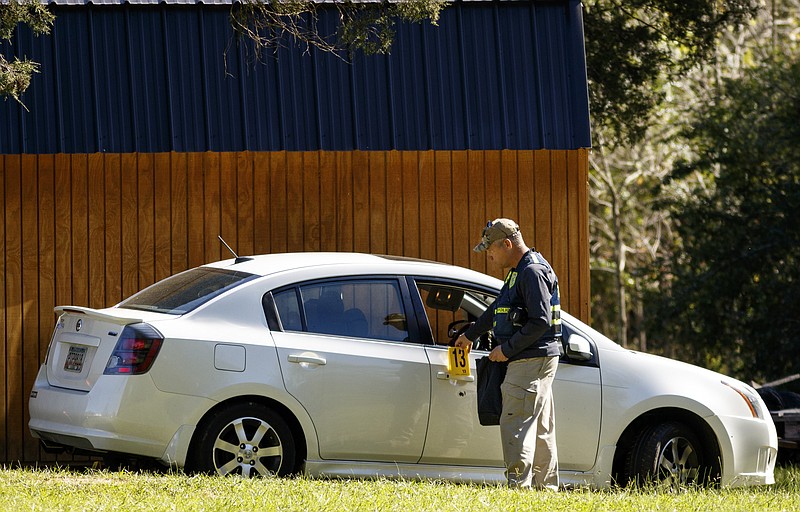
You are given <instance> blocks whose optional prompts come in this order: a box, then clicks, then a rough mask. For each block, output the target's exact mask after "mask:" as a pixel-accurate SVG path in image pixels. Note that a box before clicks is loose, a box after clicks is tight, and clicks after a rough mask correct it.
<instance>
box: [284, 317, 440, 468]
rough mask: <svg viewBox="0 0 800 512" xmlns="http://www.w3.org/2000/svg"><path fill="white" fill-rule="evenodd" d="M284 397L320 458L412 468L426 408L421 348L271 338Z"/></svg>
mask: <svg viewBox="0 0 800 512" xmlns="http://www.w3.org/2000/svg"><path fill="white" fill-rule="evenodd" d="M273 339H274V340H275V344H276V346H277V349H278V357H279V361H280V367H281V372H282V373H283V378H284V383H285V385H286V389H287V391H288V392H289V393H290V394H292V395H293V396H294V397H295V398H296V399H297V400H298V401H299V402H300V403H301V404H302V405H303V407H305V409H306V410H307V411H308V414H309V416H310V417H311V419H312V421H313V423H314V427H315V429H316V431H317V437H318V443H319V447H320V448H319V449H320V454H319V455H320V457H321V458H322V459H340V460H374V461H396V462H417V461H418V460H419V458H420V456H421V454H422V447H423V443H424V440H425V431H426V428H427V421H428V410H429V407H430V380H429V365H428V360H427V357H426V356H425V352H424V348H423V347H422V346H419V345H414V344H411V343H395V342H382V341H376V340H368V339H359V338H348V337H337V336H323V335H315V334H305V333H283V332H275V333H273Z"/></svg>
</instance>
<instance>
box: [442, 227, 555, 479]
mask: <svg viewBox="0 0 800 512" xmlns="http://www.w3.org/2000/svg"><path fill="white" fill-rule="evenodd" d="M474 251H475V252H484V251H485V252H486V255H487V256H488V257H489V261H491V262H493V263H495V264H497V265H499V266H500V267H501V268H503V269H506V268H509V269H510V270H509V272H508V274H507V275H506V279H505V283H504V284H503V288H502V289H501V290H500V295H499V296H498V297H497V300H496V301H495V302H494V304H492V305H491V306H490V307H489V308H488V309H487V310H486V311H485V312H484V313H483V315H481V317H480V318H479V319H478V320H477V321H476V322H475V324H474V325H473V326H472V327H471V328H469V329H468V330H467V331H466V332H465V333H464V334H463V335H461V336H460V337H459V338H458V340H456V343H455V344H456V346H458V347H464V348H469V347H472V343H473V341H474V340H476V339H477V338H478V336H480V335H481V334H483V333H484V332H486V331H489V330H492V331H493V333H494V336H495V338H496V340H497V343H498V344H497V346H495V347H494V349H492V351H491V353H490V354H489V359H491V360H492V361H508V362H509V364H508V371H507V373H506V377H505V380H504V381H503V384H502V386H501V390H502V395H503V412H502V416H501V418H500V436H501V440H502V443H503V459H504V460H505V464H506V476H507V478H508V485H509V487H525V488H531V487H533V488H537V489H551V490H557V489H558V457H557V453H556V430H555V409H554V407H553V391H552V386H553V379H554V377H555V374H556V369H557V368H558V358H559V355H560V348H559V344H560V340H561V316H560V315H561V302H560V299H559V293H558V278H557V277H556V274H555V272H553V269H552V267H551V266H550V264H549V263H548V262H547V261H546V260H545V259H544V257H542V255H541V254H539V253H538V252H536V250H535V249H529V248H528V247H527V246H526V245H525V242H524V241H523V239H522V234H521V233H520V230H519V226H518V225H517V223H516V222H514V221H513V220H510V219H496V220H494V221H492V222H489V223H488V224H487V225H486V228H484V230H483V236H482V238H481V241H480V243H479V244H478V245H476V246H475V248H474Z"/></svg>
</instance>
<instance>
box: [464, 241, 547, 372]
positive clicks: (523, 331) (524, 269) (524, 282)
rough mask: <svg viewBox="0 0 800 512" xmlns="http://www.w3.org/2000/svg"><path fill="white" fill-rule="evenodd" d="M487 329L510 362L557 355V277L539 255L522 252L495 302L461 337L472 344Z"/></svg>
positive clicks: (532, 251) (531, 251)
mask: <svg viewBox="0 0 800 512" xmlns="http://www.w3.org/2000/svg"><path fill="white" fill-rule="evenodd" d="M515 309H516V310H517V311H520V312H521V316H522V318H521V320H520V321H518V322H516V325H515V323H514V322H512V320H511V318H510V317H509V313H510V312H511V311H514V310H515ZM490 329H491V330H492V331H493V333H494V336H495V338H496V339H497V341H498V343H499V344H500V348H501V350H502V351H503V354H504V355H505V356H506V357H507V358H508V359H509V360H510V361H516V360H519V359H527V358H530V357H548V356H558V355H560V343H561V302H560V297H559V290H558V278H557V277H556V274H555V272H554V271H553V268H552V267H551V266H550V264H549V263H548V262H547V260H545V259H544V257H543V256H542V255H541V254H540V253H538V252H536V251H535V250H533V249H531V250H529V251H528V252H526V253H525V255H524V256H523V257H522V259H521V260H520V261H519V263H518V264H517V266H516V268H514V269H512V270H511V271H509V273H508V275H507V276H506V279H505V283H504V284H503V287H502V288H501V289H500V295H499V296H498V297H497V300H495V302H494V304H492V305H491V306H489V307H488V308H487V309H486V311H484V312H483V314H482V315H481V317H480V318H478V320H477V321H476V322H475V324H474V325H473V326H472V327H471V328H469V329H468V330H467V331H466V332H465V333H464V335H465V336H466V337H467V338H468V339H470V340H472V341H474V340H475V339H477V338H478V336H480V335H481V334H483V333H484V332H487V331H489V330H490Z"/></svg>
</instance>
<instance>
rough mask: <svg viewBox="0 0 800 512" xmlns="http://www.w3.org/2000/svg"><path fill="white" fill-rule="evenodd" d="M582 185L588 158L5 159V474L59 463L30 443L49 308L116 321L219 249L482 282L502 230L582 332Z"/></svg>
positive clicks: (0, 453)
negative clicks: (388, 265)
mask: <svg viewBox="0 0 800 512" xmlns="http://www.w3.org/2000/svg"><path fill="white" fill-rule="evenodd" d="M587 173H588V151H587V150H578V151H549V150H541V151H424V152H398V151H389V152H383V151H376V152H273V153H251V152H245V153H159V154H56V155H0V198H2V204H3V207H2V210H0V214H2V217H0V283H1V284H0V373H2V375H4V376H5V379H4V380H3V381H0V382H2V385H0V389H1V390H2V391H1V392H0V436H2V439H1V440H0V461H7V462H14V461H23V462H32V461H52V460H56V458H55V457H53V456H50V455H47V454H44V452H40V450H39V447H38V443H37V442H35V441H34V440H33V439H32V438H31V436H30V434H29V432H28V428H27V422H28V410H27V409H28V393H29V392H30V389H31V386H32V384H33V381H34V378H35V376H36V373H37V371H38V368H39V364H40V362H41V361H42V360H43V357H44V354H45V352H46V350H47V344H48V342H49V338H50V334H51V332H52V329H53V324H54V319H55V317H54V314H53V307H54V306H56V305H62V304H73V305H82V306H89V307H94V308H101V307H106V306H110V305H113V304H115V303H117V302H118V301H120V300H121V299H123V298H124V297H126V296H128V295H130V294H132V293H133V292H136V291H138V290H139V289H141V288H143V287H145V286H147V285H149V284H151V283H153V282H154V281H157V280H159V279H162V278H164V277H166V276H169V275H171V274H173V273H175V272H178V271H181V270H184V269H186V268H189V267H193V266H197V265H201V264H203V263H207V262H211V261H216V260H219V259H224V258H227V257H229V254H228V253H227V251H226V250H225V249H224V248H223V247H222V245H221V244H220V242H219V241H218V239H217V235H222V236H223V237H224V238H225V240H226V241H227V242H228V243H229V244H230V245H231V247H233V248H234V249H235V250H237V251H238V253H239V254H242V255H247V254H261V253H270V252H286V251H318V250H323V251H356V252H372V253H380V254H397V255H404V256H411V257H419V258H425V259H431V260H437V261H443V262H447V263H455V264H457V265H461V266H466V267H471V268H474V269H476V270H479V271H486V270H487V269H486V261H485V256H484V255H482V254H476V253H474V252H472V247H473V246H474V245H475V243H477V240H478V238H479V235H480V232H481V229H482V227H483V226H484V225H485V223H486V221H487V220H489V219H493V218H496V217H500V216H503V217H510V218H514V219H516V220H517V221H518V222H519V224H520V226H521V228H522V231H523V234H524V236H525V239H526V242H528V245H535V247H536V248H537V249H538V250H540V251H541V252H542V253H543V254H544V255H545V257H547V258H548V259H549V260H550V261H551V263H552V264H553V266H554V267H555V269H556V272H557V273H558V275H559V279H560V282H561V291H562V304H563V307H564V309H565V310H567V311H569V312H571V313H573V314H574V315H576V316H578V317H579V318H582V319H584V320H588V319H589V247H588V243H589V241H588V189H587V186H588V185H587ZM494 274H495V275H497V276H498V277H501V276H499V274H498V272H496V271H495V272H494ZM59 460H64V461H68V460H71V458H69V457H64V456H60V457H59Z"/></svg>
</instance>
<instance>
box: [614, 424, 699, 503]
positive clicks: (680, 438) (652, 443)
mask: <svg viewBox="0 0 800 512" xmlns="http://www.w3.org/2000/svg"><path fill="white" fill-rule="evenodd" d="M701 448H702V446H701V444H700V440H699V438H698V437H697V436H696V435H695V434H694V432H692V430H691V429H689V428H688V427H687V426H686V425H684V424H683V423H679V422H672V421H671V422H667V423H658V424H655V425H651V426H648V427H646V428H645V429H644V430H643V431H642V433H641V434H640V435H639V436H638V437H636V438H635V440H634V442H633V443H632V445H631V447H630V450H629V451H628V454H627V457H626V458H625V465H624V468H623V470H624V472H625V475H626V476H627V481H628V483H632V484H635V485H658V486H663V487H668V488H678V487H682V486H686V485H692V484H704V483H706V482H707V481H708V479H709V477H710V476H711V475H710V473H711V468H710V467H708V465H707V461H705V460H704V456H703V450H702V449H701Z"/></svg>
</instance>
